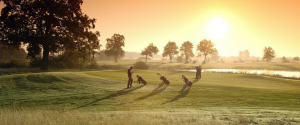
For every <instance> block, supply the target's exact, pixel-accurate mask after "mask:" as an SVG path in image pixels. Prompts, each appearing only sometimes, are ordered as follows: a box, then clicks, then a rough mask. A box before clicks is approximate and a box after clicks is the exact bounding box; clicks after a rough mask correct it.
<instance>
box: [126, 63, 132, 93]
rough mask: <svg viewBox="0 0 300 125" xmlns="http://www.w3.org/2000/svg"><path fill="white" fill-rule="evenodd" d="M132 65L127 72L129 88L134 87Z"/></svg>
mask: <svg viewBox="0 0 300 125" xmlns="http://www.w3.org/2000/svg"><path fill="white" fill-rule="evenodd" d="M132 73H133V72H132V66H131V67H130V68H129V69H128V71H127V74H128V84H127V88H129V87H132V81H133V79H132V77H131V75H132Z"/></svg>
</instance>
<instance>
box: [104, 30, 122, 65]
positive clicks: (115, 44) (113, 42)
mask: <svg viewBox="0 0 300 125" xmlns="http://www.w3.org/2000/svg"><path fill="white" fill-rule="evenodd" d="M106 41H107V43H106V50H105V54H106V55H107V56H113V57H114V58H115V62H118V60H117V59H118V57H124V55H125V51H124V50H123V48H122V46H123V47H124V46H125V37H124V36H123V35H120V34H114V35H113V36H112V37H111V38H107V39H106Z"/></svg>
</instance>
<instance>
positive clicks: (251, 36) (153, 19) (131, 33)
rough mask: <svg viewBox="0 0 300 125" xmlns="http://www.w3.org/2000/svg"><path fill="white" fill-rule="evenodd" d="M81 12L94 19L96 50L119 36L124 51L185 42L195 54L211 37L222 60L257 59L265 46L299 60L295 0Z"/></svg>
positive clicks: (118, 6)
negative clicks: (97, 37) (122, 38)
mask: <svg viewBox="0 0 300 125" xmlns="http://www.w3.org/2000/svg"><path fill="white" fill-rule="evenodd" d="M82 9H83V12H84V13H86V14H87V15H88V16H89V17H91V18H96V19H97V22H96V30H98V31H100V34H101V37H100V43H101V44H102V45H103V46H102V48H101V49H104V48H105V43H106V38H110V37H111V36H112V35H113V34H114V33H119V34H122V35H124V36H125V47H124V50H125V51H134V52H141V51H142V50H143V49H144V48H145V47H146V46H148V45H149V43H153V44H154V45H156V46H157V47H158V48H159V50H160V52H159V54H161V53H162V52H163V47H164V46H165V45H166V44H167V42H168V41H174V42H176V43H177V45H178V46H181V44H182V43H183V42H185V41H190V42H192V43H193V44H194V52H195V50H196V45H197V44H199V42H200V41H201V40H203V39H210V40H212V42H214V43H215V44H216V48H217V50H218V51H219V54H220V55H221V56H238V54H239V51H243V50H246V49H248V50H249V52H250V56H262V54H263V48H264V47H265V46H271V47H272V48H273V49H274V50H275V52H276V56H277V57H282V56H292V57H294V56H300V0H84V3H83V6H82ZM214 22H221V24H220V23H214ZM219 24H220V25H219ZM212 27H213V29H212ZM224 27H225V28H224Z"/></svg>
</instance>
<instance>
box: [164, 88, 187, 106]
mask: <svg viewBox="0 0 300 125" xmlns="http://www.w3.org/2000/svg"><path fill="white" fill-rule="evenodd" d="M185 89H186V87H183V88H182V89H181V90H182V91H180V94H179V95H177V96H176V97H174V98H173V99H172V100H170V101H168V102H165V103H163V104H167V103H171V102H174V101H177V100H178V99H180V98H183V97H186V96H187V95H188V94H189V92H190V89H191V87H188V89H186V90H185Z"/></svg>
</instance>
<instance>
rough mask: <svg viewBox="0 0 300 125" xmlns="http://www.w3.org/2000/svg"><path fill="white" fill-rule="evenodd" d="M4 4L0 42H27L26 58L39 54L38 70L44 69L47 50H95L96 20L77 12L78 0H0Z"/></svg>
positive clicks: (97, 45) (0, 24)
mask: <svg viewBox="0 0 300 125" xmlns="http://www.w3.org/2000/svg"><path fill="white" fill-rule="evenodd" d="M0 1H2V2H4V4H5V5H6V6H5V7H4V8H3V9H2V12H1V17H0V42H2V43H4V44H6V45H14V46H17V47H19V46H20V45H21V44H22V43H23V44H27V51H28V57H29V58H31V59H36V58H37V55H39V54H40V53H41V52H42V53H43V59H42V66H41V69H42V70H47V69H48V58H49V52H54V53H58V52H59V51H67V50H76V49H77V50H82V48H84V49H85V50H87V49H89V50H90V51H93V50H94V49H99V48H100V44H99V40H98V37H99V36H100V33H99V32H98V31H96V32H92V31H91V29H94V28H95V25H94V23H95V21H96V19H94V18H92V19H90V18H89V17H88V16H87V15H86V14H84V13H83V12H82V11H81V5H82V3H83V1H82V0H0Z"/></svg>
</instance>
